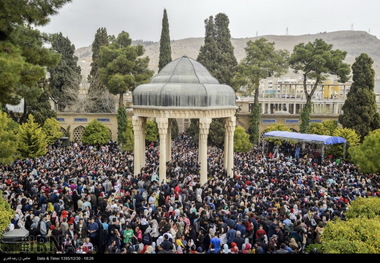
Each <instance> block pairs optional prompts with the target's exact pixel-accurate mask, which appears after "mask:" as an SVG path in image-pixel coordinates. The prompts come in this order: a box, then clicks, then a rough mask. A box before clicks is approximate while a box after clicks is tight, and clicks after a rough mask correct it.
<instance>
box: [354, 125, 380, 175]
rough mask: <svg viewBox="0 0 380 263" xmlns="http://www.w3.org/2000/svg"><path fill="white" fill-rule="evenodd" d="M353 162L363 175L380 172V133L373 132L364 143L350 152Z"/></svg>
mask: <svg viewBox="0 0 380 263" xmlns="http://www.w3.org/2000/svg"><path fill="white" fill-rule="evenodd" d="M348 151H349V153H350V155H351V160H352V162H353V163H355V164H356V165H357V166H358V168H359V170H360V171H361V172H363V173H378V172H380V162H379V154H380V132H373V133H370V134H369V135H367V136H366V137H364V140H363V143H362V144H359V145H357V146H355V147H350V149H349V150H348Z"/></svg>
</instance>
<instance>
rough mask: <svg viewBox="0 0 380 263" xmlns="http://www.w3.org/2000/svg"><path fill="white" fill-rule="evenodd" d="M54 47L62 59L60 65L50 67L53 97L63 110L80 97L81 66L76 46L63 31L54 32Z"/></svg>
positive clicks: (60, 109)
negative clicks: (76, 53)
mask: <svg viewBox="0 0 380 263" xmlns="http://www.w3.org/2000/svg"><path fill="white" fill-rule="evenodd" d="M52 48H53V50H54V51H55V52H56V53H58V54H61V59H60V61H59V63H58V65H56V66H55V67H49V68H48V71H49V73H50V91H51V98H52V99H53V100H54V102H55V103H57V104H58V110H59V111H63V110H64V109H65V108H66V107H67V106H70V105H73V104H74V103H75V101H76V100H77V98H78V91H79V84H80V81H81V68H80V67H79V66H78V64H77V62H78V57H77V56H75V55H74V52H75V46H74V45H73V44H71V41H70V39H69V38H67V37H64V36H63V35H62V33H58V34H54V36H53V42H52Z"/></svg>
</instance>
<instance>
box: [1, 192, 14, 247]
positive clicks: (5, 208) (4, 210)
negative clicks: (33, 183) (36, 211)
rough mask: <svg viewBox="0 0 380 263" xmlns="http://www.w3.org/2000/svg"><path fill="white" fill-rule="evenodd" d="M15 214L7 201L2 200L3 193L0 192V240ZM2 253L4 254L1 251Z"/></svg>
mask: <svg viewBox="0 0 380 263" xmlns="http://www.w3.org/2000/svg"><path fill="white" fill-rule="evenodd" d="M15 214H16V211H14V210H13V209H12V208H11V206H10V204H9V202H8V200H5V199H4V195H3V192H2V191H0V238H2V236H3V234H4V233H5V232H6V230H7V228H8V227H9V223H10V222H11V220H12V218H13V217H14V215H15ZM2 253H4V252H3V251H2Z"/></svg>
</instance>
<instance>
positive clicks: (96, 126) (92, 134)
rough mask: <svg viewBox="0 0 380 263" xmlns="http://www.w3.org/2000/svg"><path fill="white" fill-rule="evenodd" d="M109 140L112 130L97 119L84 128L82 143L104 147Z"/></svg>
mask: <svg viewBox="0 0 380 263" xmlns="http://www.w3.org/2000/svg"><path fill="white" fill-rule="evenodd" d="M109 140H111V133H110V130H109V129H108V128H107V127H106V126H105V125H104V124H102V123H101V122H99V121H98V120H96V119H95V120H93V121H91V122H90V123H89V124H88V125H87V126H86V127H85V128H84V131H83V136H82V142H83V143H85V144H88V145H103V144H106V143H107V142H109Z"/></svg>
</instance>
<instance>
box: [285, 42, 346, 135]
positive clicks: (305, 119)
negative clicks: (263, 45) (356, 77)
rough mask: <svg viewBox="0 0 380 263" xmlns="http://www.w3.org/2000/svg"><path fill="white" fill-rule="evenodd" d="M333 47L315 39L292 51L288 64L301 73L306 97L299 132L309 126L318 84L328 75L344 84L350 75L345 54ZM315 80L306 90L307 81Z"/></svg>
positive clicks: (304, 130) (299, 45)
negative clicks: (345, 61)
mask: <svg viewBox="0 0 380 263" xmlns="http://www.w3.org/2000/svg"><path fill="white" fill-rule="evenodd" d="M332 48H333V46H332V45H330V44H328V43H326V42H325V41H323V40H322V39H316V40H315V41H314V42H312V43H311V42H309V43H307V44H306V45H305V44H304V43H300V44H298V45H296V46H295V47H294V49H293V53H292V54H291V56H290V59H289V64H290V67H291V68H292V69H294V72H295V73H298V72H299V71H302V75H303V88H304V93H305V97H306V104H305V107H304V109H303V111H302V112H301V115H300V119H301V125H300V131H301V132H306V131H307V128H308V126H309V121H310V115H311V108H312V101H311V99H312V97H313V95H314V93H315V91H316V90H317V87H318V85H319V84H321V83H322V82H323V81H324V80H326V79H327V77H328V76H329V75H336V76H337V77H338V78H339V82H346V81H347V80H348V75H349V74H350V67H349V65H348V64H346V63H344V62H343V61H344V59H345V58H346V55H347V52H346V51H341V50H339V49H336V50H333V49H332ZM310 79H313V80H315V82H314V84H313V85H312V87H311V89H308V84H307V82H308V80H310Z"/></svg>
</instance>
